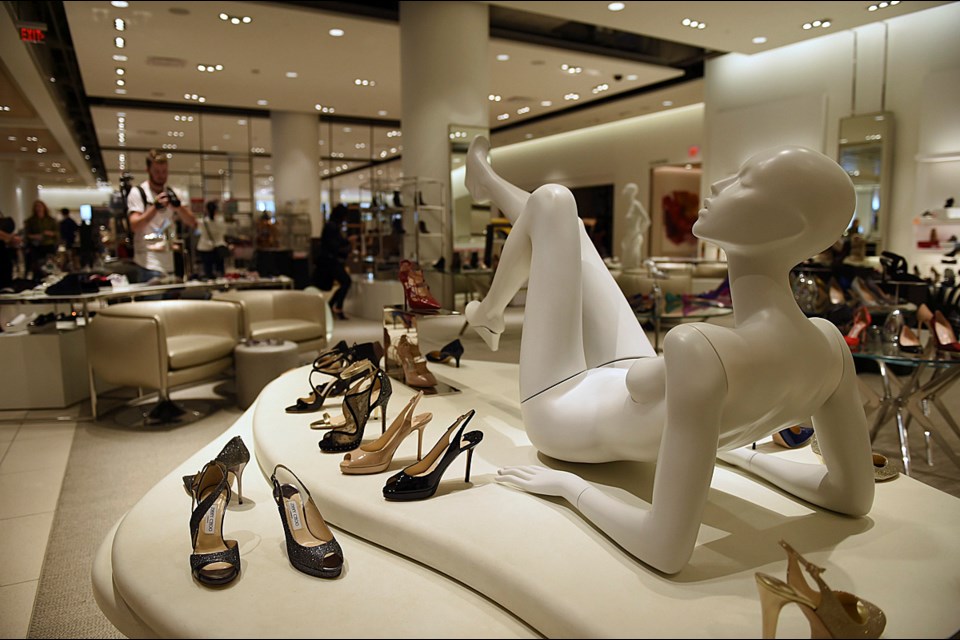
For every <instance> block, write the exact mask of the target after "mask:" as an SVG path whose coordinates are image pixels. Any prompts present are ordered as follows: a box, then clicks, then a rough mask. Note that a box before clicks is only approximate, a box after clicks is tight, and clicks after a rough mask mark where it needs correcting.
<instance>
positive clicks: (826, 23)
mask: <svg viewBox="0 0 960 640" xmlns="http://www.w3.org/2000/svg"><path fill="white" fill-rule="evenodd" d="M830 24H831V23H830V19H829V18H823V19H822V20H813V21H811V22H807V23H805V24H804V25H803V29H804V31H809V30H810V29H817V28H820V29H828V28H829V27H830Z"/></svg>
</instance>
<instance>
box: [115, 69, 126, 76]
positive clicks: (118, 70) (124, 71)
mask: <svg viewBox="0 0 960 640" xmlns="http://www.w3.org/2000/svg"><path fill="white" fill-rule="evenodd" d="M126 72H127V70H126V69H124V68H123V67H117V75H118V76H122V75H123V74H125V73H126Z"/></svg>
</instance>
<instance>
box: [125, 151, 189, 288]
mask: <svg viewBox="0 0 960 640" xmlns="http://www.w3.org/2000/svg"><path fill="white" fill-rule="evenodd" d="M168 174H169V166H168V165H167V156H166V154H164V153H161V152H158V151H157V150H156V149H151V150H150V152H149V153H148V154H147V179H146V180H144V181H143V183H141V184H140V185H138V186H136V187H134V188H133V189H130V194H129V195H128V196H127V212H128V217H129V220H130V230H131V231H132V232H133V247H134V248H133V261H134V262H135V263H136V264H137V266H138V267H139V268H140V273H139V274H138V280H139V281H140V282H146V281H148V280H150V279H152V278H159V277H163V276H166V275H171V274H173V273H175V267H174V265H175V261H174V256H173V241H174V239H175V237H176V236H175V229H176V226H175V223H176V222H177V220H178V219H179V220H180V222H182V223H183V224H184V225H185V226H187V227H189V228H191V229H192V228H193V227H195V226H196V225H197V218H196V216H194V214H193V212H192V211H191V210H190V207H188V206H186V205H185V204H183V203H182V202H181V201H180V198H179V197H178V196H177V194H176V192H175V191H174V190H173V189H171V188H170V187H168V186H167V176H168Z"/></svg>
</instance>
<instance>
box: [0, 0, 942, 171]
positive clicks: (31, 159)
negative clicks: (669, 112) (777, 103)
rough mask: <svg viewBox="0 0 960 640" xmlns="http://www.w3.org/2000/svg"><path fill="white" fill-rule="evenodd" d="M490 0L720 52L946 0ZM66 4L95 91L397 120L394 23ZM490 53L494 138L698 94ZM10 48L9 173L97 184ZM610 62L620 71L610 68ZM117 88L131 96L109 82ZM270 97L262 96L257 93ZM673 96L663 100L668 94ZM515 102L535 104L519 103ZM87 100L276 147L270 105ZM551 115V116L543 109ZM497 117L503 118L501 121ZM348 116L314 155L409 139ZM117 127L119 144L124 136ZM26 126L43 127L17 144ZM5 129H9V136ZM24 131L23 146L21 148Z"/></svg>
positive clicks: (226, 149)
mask: <svg viewBox="0 0 960 640" xmlns="http://www.w3.org/2000/svg"><path fill="white" fill-rule="evenodd" d="M360 4H362V3H360ZM488 4H492V5H498V6H501V7H505V8H509V9H519V10H522V11H525V12H530V13H535V14H542V15H543V16H548V17H550V18H553V19H557V20H556V23H557V24H558V25H561V24H563V22H564V21H566V20H573V21H577V22H582V23H586V24H589V25H596V26H597V27H598V28H599V30H601V31H602V30H604V29H617V30H620V31H626V32H630V33H635V34H641V35H645V36H653V37H656V38H661V39H667V40H672V41H674V42H682V43H685V44H689V45H693V46H696V47H702V48H704V49H708V50H713V51H716V52H737V53H744V54H750V53H756V52H759V51H764V50H767V49H771V48H776V47H780V46H785V45H787V44H792V43H795V42H799V41H802V40H807V39H810V38H814V37H817V36H820V35H826V34H828V33H835V32H837V31H840V30H844V29H850V28H853V27H856V26H860V25H863V24H867V23H870V22H874V21H877V20H884V19H888V18H891V17H894V16H897V15H902V14H904V13H909V12H912V11H918V10H922V9H926V8H929V7H933V6H936V5H941V4H946V3H945V2H902V3H900V4H898V5H896V6H892V7H889V8H886V9H882V10H878V11H873V12H871V11H868V10H867V7H868V6H869V5H870V4H871V3H870V2H626V3H625V5H626V7H625V9H624V10H623V11H620V12H616V13H614V12H611V11H609V10H608V9H607V5H608V3H607V2H492V3H488ZM63 5H64V8H65V11H66V15H67V19H68V22H69V27H70V33H71V36H72V39H73V43H74V48H75V52H76V58H77V61H78V63H79V68H80V71H81V73H82V76H83V83H84V89H85V91H86V94H87V95H88V96H91V97H93V98H95V99H128V100H137V101H147V102H162V103H177V104H182V105H183V106H184V111H183V113H182V115H187V114H189V113H193V114H195V113H197V108H198V102H196V101H193V100H189V99H185V98H184V95H185V94H197V95H198V96H203V97H204V98H205V103H204V105H206V106H214V107H231V108H241V109H250V110H253V111H257V112H261V113H264V114H265V110H270V109H279V110H286V111H299V112H304V113H318V111H317V110H316V108H315V105H318V104H320V105H323V106H325V107H333V108H334V109H335V114H336V115H337V116H341V117H343V116H346V117H356V118H364V119H372V120H383V121H384V122H385V124H387V125H389V124H390V123H391V122H396V121H399V120H400V119H401V114H400V68H399V49H400V41H399V25H398V23H397V22H394V21H389V20H378V19H371V18H363V17H357V16H354V15H346V14H341V13H329V12H322V11H319V10H316V9H307V8H297V7H294V6H291V5H289V4H284V3H267V2H185V1H174V2H168V1H158V2H139V1H132V2H130V3H129V6H128V7H126V8H115V7H113V6H111V3H110V2H106V1H98V2H64V3H63ZM221 12H224V13H227V14H229V15H236V16H250V17H251V18H252V21H251V22H250V23H249V24H242V23H241V24H239V25H233V24H230V23H229V22H225V21H223V20H221V19H220V18H219V17H218V14H220V13H221ZM116 18H122V19H123V20H124V21H125V24H126V28H125V30H124V31H123V32H118V31H116V29H115V25H114V20H115V19H116ZM683 18H693V19H698V20H700V21H703V22H705V23H706V24H707V28H705V29H691V28H689V27H685V26H683V25H682V24H681V20H682V19H683ZM814 19H830V20H831V22H832V25H831V27H830V28H828V29H812V30H808V31H805V30H804V29H803V28H802V27H801V24H802V23H803V22H805V21H810V20H814ZM548 22H549V19H548ZM333 27H337V28H340V29H343V30H344V32H345V35H344V36H343V37H339V38H335V37H332V36H330V35H328V31H329V29H331V28H333ZM758 35H764V36H766V37H767V42H766V43H765V44H762V45H757V44H753V43H752V42H751V40H752V38H753V37H755V36H758ZM117 36H122V37H124V38H125V40H126V46H125V47H124V48H123V49H118V48H116V47H115V46H114V38H115V37H117ZM17 45H18V46H23V47H29V46H38V45H27V44H20V43H17ZM5 46H10V43H9V42H8V43H7V45H5ZM4 51H5V50H4ZM118 54H119V55H125V56H127V60H126V61H123V62H117V61H115V60H114V59H113V56H114V55H118ZM498 54H508V55H509V56H510V59H509V60H507V61H498V60H497V59H496V56H497V55H498ZM489 56H490V78H491V87H492V89H493V91H494V92H495V93H497V94H499V95H501V96H502V100H501V101H500V102H491V103H490V104H491V109H490V118H491V120H490V127H491V130H494V131H495V135H494V143H495V144H506V143H509V142H514V141H518V140H523V139H525V138H529V137H532V136H537V137H539V136H543V135H549V134H551V133H558V132H561V131H569V130H572V129H577V128H582V127H584V126H589V125H592V124H597V123H600V122H608V121H611V120H616V119H622V118H625V117H631V116H634V115H641V114H645V113H651V112H654V111H659V110H663V109H666V108H676V107H681V106H686V105H689V104H695V103H698V102H702V100H703V90H702V86H703V85H702V81H700V80H696V81H693V82H689V83H684V84H680V85H676V86H673V87H670V88H668V89H664V90H660V91H656V92H652V93H646V94H643V93H640V94H639V95H632V96H631V97H626V98H624V99H622V100H610V99H609V98H610V96H613V95H616V94H624V95H627V94H631V93H633V94H637V93H639V92H638V91H637V90H638V89H640V88H642V87H644V86H647V85H651V84H654V83H657V82H661V81H663V80H668V79H671V78H675V77H677V76H680V75H682V74H681V72H680V71H678V70H677V69H674V68H670V67H666V66H657V65H653V64H645V63H642V62H635V61H632V60H627V59H624V58H620V57H610V56H604V55H597V54H588V53H582V52H576V51H571V50H564V49H557V48H553V47H546V46H540V45H533V44H527V43H523V42H519V41H516V40H505V39H497V38H492V39H491V43H490V48H489ZM12 57H14V56H13V55H10V56H8V55H7V53H4V58H3V62H4V63H5V65H6V66H7V69H6V70H5V69H4V68H3V65H0V89H3V92H4V96H5V97H4V99H5V100H6V99H7V96H10V100H11V101H14V102H16V104H18V105H21V106H20V107H18V108H21V109H22V110H23V112H21V113H18V114H16V117H15V116H11V112H0V158H4V157H13V158H15V159H17V160H18V164H17V168H18V171H24V172H31V173H36V175H38V177H41V178H42V179H44V180H46V181H48V182H50V183H52V184H58V183H59V184H64V183H66V180H67V179H69V178H73V180H74V181H75V182H84V181H85V182H87V183H90V179H89V177H90V176H89V175H87V174H85V173H83V167H81V173H80V174H78V173H77V172H76V170H75V165H81V164H82V163H81V162H79V161H77V160H78V158H79V155H78V152H77V151H76V150H71V151H70V152H68V151H67V150H64V149H63V148H61V147H63V146H64V145H69V144H70V140H69V139H67V138H66V136H65V135H64V134H63V133H60V134H59V135H54V132H53V128H52V127H51V125H50V124H49V123H48V122H47V120H48V119H49V118H48V117H44V115H42V114H40V113H39V112H40V110H39V109H37V107H36V104H35V102H36V100H32V99H30V95H31V94H30V92H27V91H24V90H23V89H22V86H23V84H24V81H23V77H24V74H25V70H24V69H23V68H22V67H23V65H22V64H21V63H18V62H17V61H13V60H8V58H12ZM562 63H568V64H572V65H576V66H580V67H582V69H583V71H582V72H581V73H580V74H577V75H570V74H567V73H565V72H563V71H562V70H561V69H560V65H561V64H562ZM198 64H209V65H216V64H220V65H222V66H223V69H222V70H221V71H217V72H215V73H209V72H205V71H198V69H197V65H198ZM118 67H119V68H123V69H124V71H125V73H124V75H123V80H124V82H125V85H124V86H123V87H118V86H117V84H116V80H117V79H118V77H119V76H117V74H116V69H117V68H118ZM287 72H296V73H297V77H296V78H288V77H287V75H286V74H287ZM616 75H620V76H622V78H623V79H621V80H619V81H617V80H615V79H614V77H615V76H616ZM634 76H635V77H634ZM357 78H365V79H368V80H374V81H375V82H376V85H375V86H373V87H362V86H357V85H356V84H355V79H357ZM601 83H606V84H608V85H609V89H607V90H606V91H604V92H602V93H599V94H593V93H592V89H593V88H594V87H596V86H597V85H598V84H601ZM118 88H119V89H122V90H123V91H125V93H123V94H118V93H117V89H118ZM569 92H576V93H578V94H580V96H581V100H580V102H579V103H580V104H582V103H583V102H586V101H591V100H596V101H598V105H601V103H602V106H598V107H597V108H595V109H594V108H591V109H580V110H576V111H570V110H569V109H568V107H569V106H570V104H573V103H571V102H569V101H566V100H564V95H565V94H567V93H569ZM264 100H265V101H267V103H266V104H263V103H262V102H261V103H258V101H264ZM544 101H550V102H551V103H552V104H551V106H549V107H545V106H542V103H543V102H544ZM667 101H669V102H670V103H672V104H670V106H664V103H665V102H667ZM21 103H22V104H21ZM521 107H529V108H530V110H529V112H528V113H526V114H523V115H520V114H517V113H516V112H517V109H520V108H521ZM91 112H92V115H93V118H94V122H95V125H96V130H97V137H98V141H99V144H100V146H101V147H103V148H106V149H109V148H117V147H121V146H126V147H128V148H131V149H145V148H151V147H162V146H163V145H164V144H166V145H174V144H175V145H177V148H176V151H173V150H172V149H171V151H172V152H174V153H180V154H181V155H182V154H183V151H184V150H191V149H193V150H196V149H199V148H200V145H201V138H202V144H203V148H205V149H208V150H213V151H216V152H218V153H221V154H225V153H239V154H245V153H246V151H247V150H248V149H257V150H258V151H259V150H261V149H262V150H263V153H264V154H269V152H270V135H269V121H268V120H267V119H266V118H243V117H238V116H226V115H217V116H213V115H210V114H207V113H205V114H204V115H203V117H202V122H203V124H202V126H201V124H200V121H201V119H200V118H197V119H195V120H194V121H186V122H182V121H177V120H175V119H174V117H175V116H176V115H181V114H180V113H177V112H174V111H160V110H152V111H149V112H145V111H139V110H135V109H118V108H114V107H93V108H92V109H91ZM118 112H124V113H125V114H126V115H125V116H121V117H124V123H123V129H122V130H121V129H120V128H119V127H118V115H117V114H118ZM504 113H506V114H508V115H509V116H510V119H509V120H507V121H503V120H498V119H497V116H498V115H500V114H504ZM551 113H553V114H556V117H544V116H545V114H551ZM524 122H528V124H523V123H524ZM505 123H506V124H507V125H511V126H509V127H508V129H503V130H502V131H501V132H496V129H498V128H501V127H502V126H503V125H504V124H505ZM517 123H520V124H517ZM346 128H347V129H351V131H344V130H343V129H344V126H343V125H329V126H326V128H325V127H324V125H321V130H320V140H321V142H322V144H323V145H325V148H323V149H322V150H321V154H322V155H326V156H330V155H336V154H340V153H342V154H344V155H345V157H346V158H350V157H351V156H355V157H364V158H367V157H371V156H372V157H375V158H380V157H382V156H381V153H384V152H385V153H386V154H387V155H386V157H391V156H392V155H395V153H392V152H391V151H390V149H391V148H394V149H397V152H400V151H402V147H398V146H397V145H398V140H402V138H392V137H391V138H388V137H387V135H386V134H387V132H388V131H391V130H393V129H394V127H392V126H384V127H376V128H374V129H373V130H371V129H370V128H369V127H359V126H354V127H350V126H347V127H346ZM44 130H46V131H44ZM31 132H32V133H31ZM121 132H122V134H123V145H121V144H120V133H121ZM178 134H182V135H178ZM27 135H31V137H38V138H40V140H39V141H38V142H37V143H36V144H26V143H25V142H24V140H25V138H26V136H27ZM10 137H15V138H17V140H15V141H10V140H9V139H8V138H10ZM25 144H26V147H27V148H28V152H22V151H20V149H21V147H23V146H24V145H25ZM40 144H43V145H45V148H47V153H46V154H44V155H43V159H40V158H39V157H38V156H37V154H36V153H35V149H34V148H33V147H34V146H37V145H40ZM359 145H363V146H362V147H360V146H359ZM213 146H216V147H217V149H213ZM103 155H104V160H105V162H106V164H107V169H108V172H109V175H108V179H109V181H110V183H111V184H114V185H116V184H117V181H118V178H119V168H120V165H119V155H120V152H118V151H105V152H104V154H103ZM133 155H136V159H135V160H134V159H130V160H128V164H131V160H132V165H133V166H132V167H128V168H132V169H133V170H136V171H138V170H140V169H142V166H141V165H142V155H143V154H142V152H139V151H137V152H133ZM187 159H188V162H184V163H182V164H181V165H180V166H179V167H178V162H174V164H173V165H172V166H173V167H174V168H175V169H176V168H179V170H181V171H184V170H187V171H192V170H195V166H197V165H199V155H194V156H187ZM71 160H73V162H71ZM40 162H44V166H40V165H39V163H40ZM53 162H58V163H59V164H60V167H57V168H53V167H51V164H52V163H53ZM254 163H255V166H254V169H255V171H256V172H266V173H269V158H256V159H255V160H254ZM343 164H346V165H347V166H356V164H355V163H353V164H351V163H349V162H346V161H345V160H339V159H337V158H330V159H327V160H326V161H325V163H324V164H323V165H322V166H321V167H320V171H321V173H322V172H323V171H324V170H326V171H333V170H335V168H336V167H337V166H339V165H343ZM187 165H190V166H189V167H188V166H187ZM209 166H214V167H219V166H220V165H218V164H216V163H211V164H210V165H209ZM47 169H53V170H52V171H47ZM60 169H65V171H63V172H61V171H60ZM206 170H207V169H206V168H205V171H206ZM87 171H89V170H87Z"/></svg>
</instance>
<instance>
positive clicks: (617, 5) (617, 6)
mask: <svg viewBox="0 0 960 640" xmlns="http://www.w3.org/2000/svg"><path fill="white" fill-rule="evenodd" d="M626 6H627V5H625V4H624V3H622V2H611V3H610V4H608V5H607V9H609V10H610V11H623V10H624V8H625V7H626Z"/></svg>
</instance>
